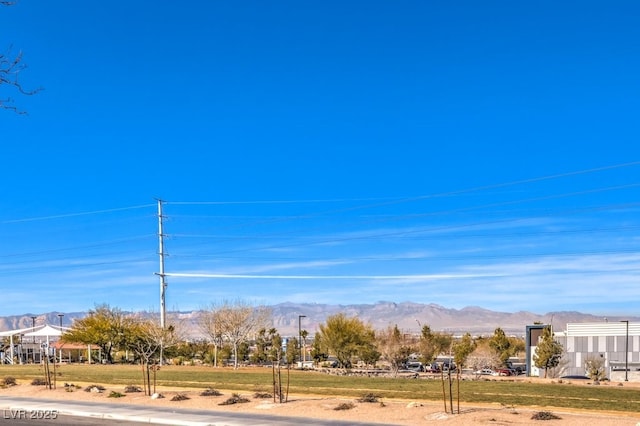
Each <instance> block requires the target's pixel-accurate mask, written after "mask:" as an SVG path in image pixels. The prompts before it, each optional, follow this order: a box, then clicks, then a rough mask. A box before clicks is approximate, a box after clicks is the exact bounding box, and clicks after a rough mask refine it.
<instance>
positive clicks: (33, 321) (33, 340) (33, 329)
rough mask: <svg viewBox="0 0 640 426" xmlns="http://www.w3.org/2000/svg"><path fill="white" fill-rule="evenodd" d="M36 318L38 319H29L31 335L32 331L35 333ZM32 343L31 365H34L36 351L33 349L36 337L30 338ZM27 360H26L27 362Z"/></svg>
mask: <svg viewBox="0 0 640 426" xmlns="http://www.w3.org/2000/svg"><path fill="white" fill-rule="evenodd" d="M36 318H38V317H31V332H32V333H33V332H34V331H36ZM32 343H34V347H33V348H31V359H32V360H33V363H34V364H35V363H36V349H35V343H36V336H35V335H34V336H33V337H32ZM28 360H29V359H28V358H27V361H28Z"/></svg>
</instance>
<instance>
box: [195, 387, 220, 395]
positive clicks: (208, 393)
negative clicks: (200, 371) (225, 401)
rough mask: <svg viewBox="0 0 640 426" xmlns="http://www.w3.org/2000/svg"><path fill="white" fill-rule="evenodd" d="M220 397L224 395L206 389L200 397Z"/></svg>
mask: <svg viewBox="0 0 640 426" xmlns="http://www.w3.org/2000/svg"><path fill="white" fill-rule="evenodd" d="M220 395H222V393H221V392H220V391H217V390H215V389H211V388H206V389H205V390H203V391H202V392H200V396H220Z"/></svg>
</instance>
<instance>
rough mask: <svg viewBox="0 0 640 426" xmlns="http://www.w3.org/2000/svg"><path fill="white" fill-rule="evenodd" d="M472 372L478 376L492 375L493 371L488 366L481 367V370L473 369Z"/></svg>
mask: <svg viewBox="0 0 640 426" xmlns="http://www.w3.org/2000/svg"><path fill="white" fill-rule="evenodd" d="M473 374H476V375H478V376H493V375H494V374H495V372H494V371H493V370H492V369H490V368H483V369H482V370H476V371H474V372H473Z"/></svg>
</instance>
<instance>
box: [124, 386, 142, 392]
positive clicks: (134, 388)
mask: <svg viewBox="0 0 640 426" xmlns="http://www.w3.org/2000/svg"><path fill="white" fill-rule="evenodd" d="M124 392H125V393H134V392H142V388H141V387H140V386H134V385H129V386H125V388H124Z"/></svg>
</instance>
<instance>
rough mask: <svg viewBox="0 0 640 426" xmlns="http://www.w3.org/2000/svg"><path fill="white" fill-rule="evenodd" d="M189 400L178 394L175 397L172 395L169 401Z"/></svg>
mask: <svg viewBox="0 0 640 426" xmlns="http://www.w3.org/2000/svg"><path fill="white" fill-rule="evenodd" d="M187 399H189V397H188V396H187V395H185V394H183V393H178V394H176V395H174V397H173V398H171V401H185V400H187Z"/></svg>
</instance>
